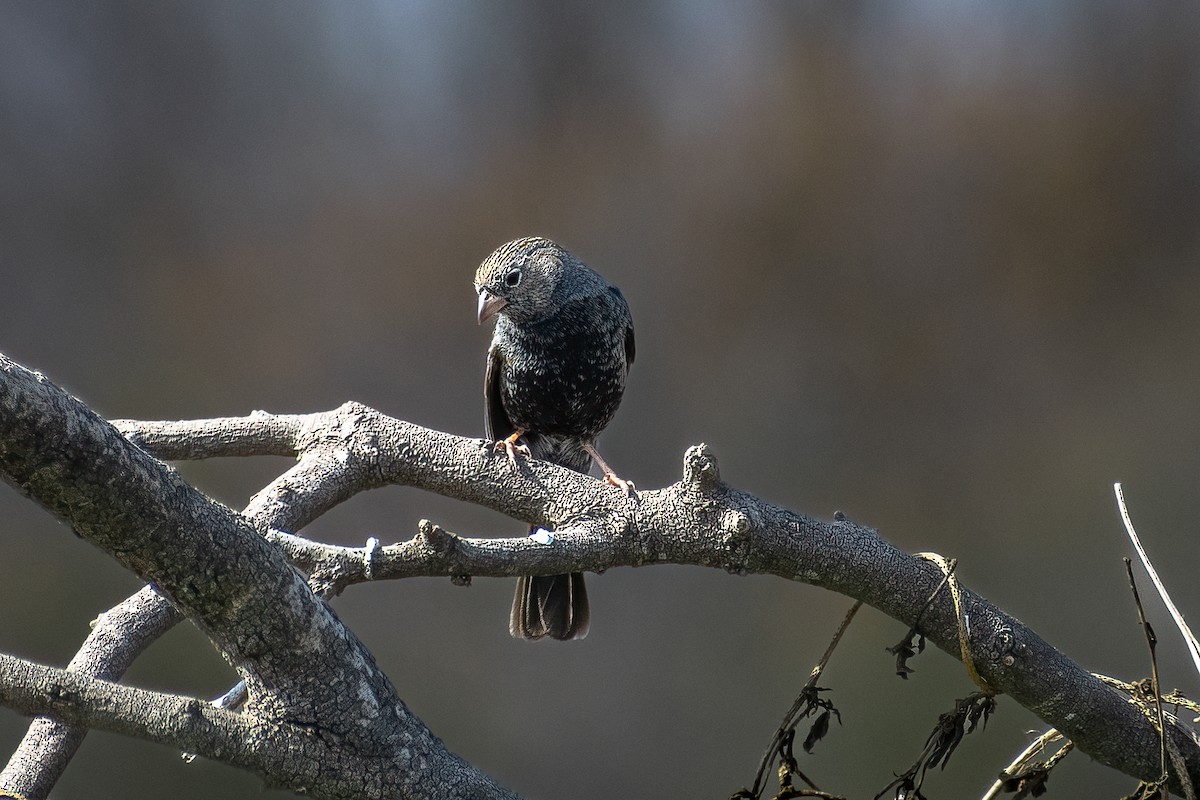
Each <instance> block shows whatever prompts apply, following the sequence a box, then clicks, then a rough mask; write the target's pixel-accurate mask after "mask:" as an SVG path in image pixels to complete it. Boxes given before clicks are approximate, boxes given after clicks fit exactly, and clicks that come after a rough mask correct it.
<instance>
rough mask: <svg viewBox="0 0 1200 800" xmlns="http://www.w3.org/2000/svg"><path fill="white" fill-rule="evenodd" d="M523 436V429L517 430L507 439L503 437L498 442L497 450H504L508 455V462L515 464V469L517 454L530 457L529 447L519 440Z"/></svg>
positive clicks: (514, 466)
mask: <svg viewBox="0 0 1200 800" xmlns="http://www.w3.org/2000/svg"><path fill="white" fill-rule="evenodd" d="M520 438H521V431H517V432H516V433H514V434H513V435H512V436H509V437H508V438H507V439H501V440H500V441H498V442H496V452H497V453H499V452H500V451H502V450H503V451H504V452H505V453H506V454H507V455H508V463H510V464H512V465H513V469H516V468H517V454H518V453H519V454H520V455H523V456H525V458H530V457H531V456H530V453H529V448H528V447H526V446H525V445H524V444H521V442H520V441H518V440H519V439H520Z"/></svg>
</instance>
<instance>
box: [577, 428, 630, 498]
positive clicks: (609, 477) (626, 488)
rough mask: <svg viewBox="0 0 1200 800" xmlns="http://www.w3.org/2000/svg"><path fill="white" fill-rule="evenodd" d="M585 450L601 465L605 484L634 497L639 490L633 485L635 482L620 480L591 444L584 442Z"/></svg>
mask: <svg viewBox="0 0 1200 800" xmlns="http://www.w3.org/2000/svg"><path fill="white" fill-rule="evenodd" d="M583 449H584V450H586V451H587V454H588V455H589V456H591V457H592V459H593V460H594V461H595V462H596V463H597V464H599V465H600V469H601V471H602V472H603V473H604V482H605V483H611V484H612V485H613V486H616V487H617V488H618V489H620V490H621V491H623V492H625V494H626V495H627V496H629V497H633V496H634V493H635V492H636V491H637V490H636V487H634V485H633V481H627V480H624V479H623V478H618V477H617V473H615V472H613V471H612V467H610V466H609V465H608V464H607V463H606V462H605V461H604V459H603V458H601V457H600V454H599V453H598V452H596V448H595V447H594V446H593V445H592V444H591V443H590V442H584V443H583Z"/></svg>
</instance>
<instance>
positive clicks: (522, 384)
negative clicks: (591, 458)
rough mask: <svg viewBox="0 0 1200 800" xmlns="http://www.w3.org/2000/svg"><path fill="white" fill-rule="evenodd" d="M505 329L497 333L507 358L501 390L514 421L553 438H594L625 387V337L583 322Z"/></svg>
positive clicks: (528, 429) (618, 400) (529, 429)
mask: <svg viewBox="0 0 1200 800" xmlns="http://www.w3.org/2000/svg"><path fill="white" fill-rule="evenodd" d="M498 333H501V332H498ZM503 333H505V335H503V336H501V335H498V336H497V339H498V341H497V344H498V345H499V346H500V348H501V352H502V354H503V356H504V371H503V374H502V376H501V381H500V394H501V401H502V402H503V404H504V410H505V412H506V413H507V414H508V416H509V419H510V420H511V421H512V423H513V424H514V425H515V426H516V427H517V428H519V429H521V430H527V431H534V432H537V433H541V434H547V435H551V436H558V437H570V438H578V439H582V440H591V439H593V438H595V436H596V435H597V434H599V433H600V431H601V430H603V429H604V427H605V426H606V425H607V424H608V423H609V421H610V420H611V419H612V417H613V414H615V413H616V410H617V406H618V405H619V404H620V402H621V395H622V394H623V392H624V390H625V372H626V365H625V356H624V340H623V339H622V338H621V337H620V335H618V333H617V332H615V331H605V330H602V329H599V330H598V329H594V328H593V329H588V328H587V327H586V326H582V325H560V326H556V327H552V326H546V327H543V328H540V329H533V330H528V329H519V328H517V327H516V326H512V328H511V329H510V330H508V331H507V332H503ZM621 334H622V335H623V331H622V332H621Z"/></svg>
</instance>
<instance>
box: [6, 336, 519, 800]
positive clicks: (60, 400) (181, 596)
mask: <svg viewBox="0 0 1200 800" xmlns="http://www.w3.org/2000/svg"><path fill="white" fill-rule="evenodd" d="M0 474H3V476H4V478H5V479H6V480H7V481H9V482H10V483H12V484H13V485H14V486H16V487H17V488H18V489H20V490H21V491H22V492H23V493H25V494H27V495H29V496H30V497H31V498H32V499H34V500H36V501H37V502H39V503H40V504H42V505H43V506H45V507H46V508H47V509H48V510H50V511H51V512H52V513H54V514H55V515H56V516H59V517H60V518H62V519H63V520H64V521H66V522H67V523H68V524H70V525H71V527H72V528H73V529H74V530H75V532H76V533H77V534H78V535H79V536H80V537H82V538H84V539H86V540H88V541H90V542H91V543H93V544H95V545H97V546H98V547H101V548H102V549H104V550H105V551H107V552H108V553H110V554H111V555H113V556H114V557H115V558H116V559H117V560H118V561H120V562H121V563H122V564H124V565H125V566H127V567H128V568H129V569H131V570H133V571H134V572H135V573H137V574H138V575H139V576H141V577H142V578H143V579H145V580H147V581H149V582H151V583H153V584H154V585H155V586H156V588H157V590H158V591H159V592H161V593H162V594H164V595H165V596H167V597H168V598H169V599H170V600H171V601H172V603H174V604H175V605H176V606H178V607H179V608H180V609H181V610H182V611H183V612H184V613H185V614H187V615H188V616H189V617H191V618H192V619H193V620H194V621H196V623H197V624H198V625H200V626H201V628H202V629H203V630H205V632H206V633H207V634H208V635H209V637H210V638H211V639H212V640H213V641H214V642H215V643H216V644H217V645H218V646H219V647H220V648H221V649H222V652H223V653H224V654H225V656H226V658H227V659H228V660H229V661H230V662H231V663H232V664H233V666H234V667H235V668H236V669H237V670H238V672H239V673H240V674H241V675H242V677H243V679H244V680H245V681H246V683H247V686H248V688H249V692H250V700H249V703H248V704H247V707H246V711H247V713H248V714H251V715H254V716H256V717H258V718H260V719H262V720H266V721H269V722H271V723H272V724H274V725H276V726H280V729H282V726H285V725H301V726H308V727H311V728H312V729H313V730H314V731H315V732H319V733H320V734H321V735H322V736H323V737H329V738H330V739H331V740H336V741H337V742H339V743H340V750H339V752H342V753H343V754H344V756H345V757H344V758H343V759H341V760H340V761H338V760H335V761H333V762H325V763H324V764H323V765H322V766H321V768H320V769H319V770H318V773H317V774H316V776H315V777H314V776H312V775H309V774H305V773H300V772H296V771H295V770H293V769H291V768H290V767H289V765H288V764H287V763H286V760H287V752H278V753H276V759H273V760H266V761H264V762H263V763H264V764H265V765H266V768H267V769H268V770H269V771H267V772H264V773H262V774H264V776H265V777H266V778H267V779H268V781H269V782H270V783H272V784H274V785H286V786H290V787H292V788H296V789H304V790H306V791H309V792H311V793H313V794H315V795H318V796H325V797H360V796H381V797H384V796H386V797H414V796H417V797H431V796H435V795H436V796H444V797H508V796H512V795H511V794H510V793H508V792H505V791H504V790H502V789H500V787H498V786H497V785H496V784H495V783H494V782H493V781H491V779H490V778H487V777H486V776H484V775H482V774H481V773H479V772H478V771H476V770H475V769H474V768H472V767H471V766H470V765H469V764H467V763H466V762H464V761H462V759H460V758H458V757H457V756H455V755H453V754H452V753H450V752H449V751H448V750H446V749H445V747H444V746H443V745H442V743H441V742H440V741H438V740H437V739H436V737H434V736H433V735H432V734H431V733H430V732H429V730H428V729H427V728H426V727H425V726H424V725H423V724H422V723H421V722H420V720H418V719H417V718H416V717H415V716H414V715H412V714H411V712H409V711H408V709H407V708H406V707H405V706H404V704H403V703H402V702H400V700H399V698H398V697H396V694H395V690H394V689H393V687H392V685H391V683H390V682H389V681H388V680H387V678H386V677H385V676H384V675H383V674H382V673H381V672H380V671H379V669H378V668H377V667H376V666H375V664H374V660H373V659H372V657H371V655H370V653H369V652H367V651H366V649H365V648H364V647H363V646H362V644H361V643H360V642H359V641H358V639H357V638H356V637H355V636H354V635H353V633H351V632H350V631H349V630H348V629H346V628H345V626H344V625H342V623H341V622H340V621H339V620H337V618H336V617H335V616H334V615H333V614H332V613H330V611H329V609H328V607H327V606H326V605H325V604H324V603H323V602H321V601H320V600H319V599H318V598H317V597H315V596H314V595H313V593H312V592H311V591H310V590H309V589H308V587H307V585H306V584H305V583H304V581H303V579H301V578H300V576H299V575H298V574H297V573H296V572H295V571H294V570H293V569H292V568H291V567H290V566H289V565H288V564H287V563H286V562H285V561H284V559H283V557H282V555H281V554H280V552H279V551H278V550H277V549H276V548H274V547H271V546H270V545H269V544H267V543H266V542H265V541H264V540H263V539H262V537H261V536H259V535H258V534H257V532H256V531H255V530H254V529H253V528H252V527H251V526H250V524H249V523H248V521H247V520H246V519H245V518H244V517H242V516H240V515H238V514H236V513H234V512H232V511H230V510H229V509H227V508H225V507H224V506H221V505H220V504H218V503H215V502H213V501H212V500H209V499H208V498H206V497H204V496H203V495H201V494H200V493H198V492H196V491H195V490H194V489H192V488H191V487H190V486H188V485H187V484H186V483H184V482H183V481H182V479H180V478H179V476H178V475H177V474H176V473H175V472H174V471H173V470H170V469H169V468H167V467H166V466H165V465H163V464H162V463H161V462H159V461H156V460H154V459H153V458H151V457H150V456H148V455H147V454H146V453H145V452H144V451H142V450H140V449H138V448H136V447H134V446H132V445H131V444H130V443H129V442H128V441H127V440H126V439H125V438H124V437H122V436H121V435H120V434H119V433H118V432H117V431H116V429H114V428H113V427H112V426H111V425H110V424H108V423H106V422H104V421H103V420H101V419H99V418H98V417H96V415H95V414H94V413H92V412H91V411H90V409H88V408H87V407H86V406H84V405H83V404H81V403H79V401H77V400H75V399H74V398H72V397H70V396H69V395H67V394H66V393H64V392H63V391H62V390H60V389H59V388H58V387H56V386H54V385H53V384H51V383H50V382H49V381H47V380H46V379H45V378H43V377H42V376H40V375H37V374H34V373H31V372H29V371H28V370H25V369H24V368H22V367H20V366H19V365H17V364H15V363H13V362H12V361H10V360H8V359H7V358H3V357H0ZM0 672H3V671H2V670H0ZM73 679H75V680H79V678H78V677H75V676H73ZM14 680H15V678H14V676H13V675H10V674H7V673H6V672H5V673H4V674H0V684H3V685H9V686H11V685H14V684H13V681H14ZM347 758H349V759H351V760H352V761H354V764H353V767H354V776H355V777H354V779H353V780H351V779H350V778H349V777H348V775H347V774H344V773H343V769H344V768H345V766H346V764H345V763H344V762H345V761H346V759H347ZM280 759H283V760H280ZM231 763H232V762H231ZM417 763H419V764H421V765H422V767H423V769H421V770H415V769H411V768H410V767H411V765H413V764H417ZM363 784H365V785H368V786H373V787H375V791H373V792H371V793H367V794H364V792H363V791H362V790H361V786H362V785H363ZM431 787H438V790H437V791H436V792H435V791H433V790H432V788H431Z"/></svg>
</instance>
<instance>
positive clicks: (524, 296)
mask: <svg viewBox="0 0 1200 800" xmlns="http://www.w3.org/2000/svg"><path fill="white" fill-rule="evenodd" d="M575 263H576V261H575V257H574V256H572V255H571V254H570V253H568V252H567V251H566V250H564V249H563V248H561V247H559V246H558V245H557V244H555V243H554V242H552V241H550V240H549V239H543V238H541V237H539V236H530V237H526V238H524V239H516V240H514V241H511V242H509V243H508V244H506V245H503V246H501V247H499V248H497V249H496V251H495V252H494V253H492V254H491V255H490V256H488V257H487V258H486V259H484V261H483V263H482V264H480V265H479V269H477V270H476V271H475V291H476V292H477V293H478V294H479V317H478V319H479V324H480V325H482V324H483V322H484V321H485V320H487V319H488V318H490V317H492V316H493V315H495V314H498V313H502V314H504V315H505V316H506V317H508V318H509V319H510V320H512V321H513V322H518V323H520V322H533V321H535V320H537V319H540V318H542V317H544V316H545V315H547V314H548V313H550V312H551V311H552V310H553V309H554V307H555V305H556V304H557V302H558V301H559V299H560V297H559V295H560V285H561V284H562V282H563V275H564V273H565V272H566V270H567V269H568V267H569V266H571V265H573V264H575Z"/></svg>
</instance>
